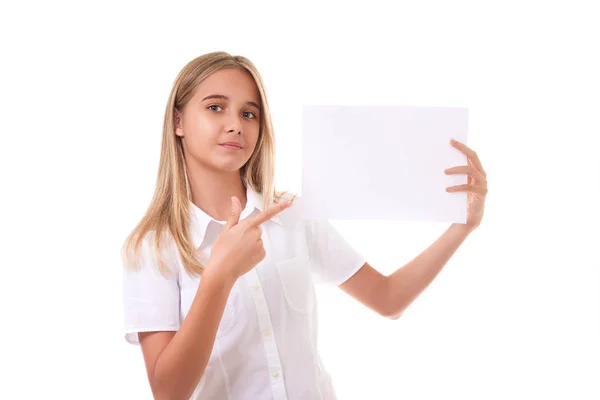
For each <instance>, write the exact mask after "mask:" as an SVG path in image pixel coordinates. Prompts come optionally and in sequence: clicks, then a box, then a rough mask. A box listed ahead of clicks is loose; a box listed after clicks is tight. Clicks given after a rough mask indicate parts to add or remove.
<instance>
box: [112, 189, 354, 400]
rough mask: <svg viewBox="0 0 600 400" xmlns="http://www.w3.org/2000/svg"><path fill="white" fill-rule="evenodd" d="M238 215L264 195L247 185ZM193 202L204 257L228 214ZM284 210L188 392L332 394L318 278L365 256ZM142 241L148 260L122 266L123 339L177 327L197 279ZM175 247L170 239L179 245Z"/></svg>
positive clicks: (256, 208) (217, 395) (291, 397)
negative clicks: (320, 331)
mask: <svg viewBox="0 0 600 400" xmlns="http://www.w3.org/2000/svg"><path fill="white" fill-rule="evenodd" d="M247 199H248V201H247V204H246V207H245V209H244V210H243V212H242V214H241V217H240V219H245V218H247V217H248V216H250V215H253V214H255V213H257V212H260V211H261V210H262V204H263V203H262V197H261V196H260V195H258V194H257V193H255V192H254V191H252V190H251V189H250V188H248V189H247ZM190 205H191V207H192V213H193V215H192V235H193V236H192V239H193V242H194V245H195V246H196V247H197V248H198V249H199V250H198V251H199V252H200V256H201V261H202V262H204V263H206V261H207V260H208V258H209V256H210V249H211V247H212V245H213V243H214V242H215V240H216V239H217V237H218V235H219V233H220V231H221V229H222V226H223V225H224V224H225V222H224V221H215V220H214V219H212V218H211V217H210V216H208V215H207V214H206V213H204V212H203V211H202V210H200V209H199V208H198V207H196V206H195V205H193V204H192V203H190ZM293 208H294V206H292V208H291V209H289V210H286V211H284V212H283V213H281V214H280V215H279V216H277V217H275V218H273V219H271V220H269V221H267V222H265V223H263V224H262V225H261V229H262V232H263V235H262V238H263V242H264V246H265V250H266V254H267V255H266V257H265V259H264V260H263V261H262V262H260V263H259V264H257V265H256V266H255V268H253V269H252V270H250V271H249V272H248V273H246V274H245V275H243V276H242V277H241V278H240V279H238V280H237V282H236V283H235V285H234V287H233V289H232V291H231V294H230V296H229V299H228V301H227V305H226V306H225V312H224V313H223V317H222V320H221V322H220V325H219V328H218V332H217V337H216V340H215V344H214V347H213V350H212V353H211V356H210V360H209V362H208V365H207V367H206V370H205V372H204V374H203V376H202V379H201V380H200V382H199V383H198V386H197V387H196V390H195V391H194V393H193V395H192V397H191V399H219V400H220V399H232V400H238V399H239V400H242V399H244V400H246V399H252V400H254V399H261V400H263V399H264V400H267V399H274V400H284V399H288V400H300V399H311V400H312V399H323V400H331V399H336V395H335V391H334V389H333V385H332V382H331V378H330V375H329V373H328V372H327V370H326V368H325V366H324V365H323V363H322V361H321V358H320V356H319V352H318V350H317V338H318V335H317V313H316V311H317V310H316V297H315V288H314V284H315V283H321V284H329V285H336V286H337V285H339V284H341V283H343V282H344V281H346V280H347V279H348V278H350V277H351V276H352V275H354V273H356V272H357V271H358V270H359V269H360V268H361V267H362V266H363V264H364V263H365V259H364V258H363V256H362V255H361V254H359V253H358V252H357V251H355V250H354V249H353V248H352V247H351V246H350V245H349V244H348V243H347V242H346V241H345V240H344V239H343V237H342V236H341V235H340V234H339V233H338V232H337V231H336V230H335V229H334V228H333V226H332V225H331V224H330V223H329V222H328V221H326V220H310V221H308V220H303V219H296V220H294V219H293V218H288V219H286V213H287V212H289V211H292V209H293ZM148 243H149V242H148V241H145V244H146V246H144V248H145V249H146V250H145V252H144V253H143V254H144V256H143V257H142V269H141V270H140V271H137V272H131V271H128V270H124V272H123V301H124V317H125V338H126V340H127V341H128V342H129V343H132V344H139V341H138V335H137V333H138V332H148V331H176V330H178V329H179V327H180V325H181V322H182V321H183V319H184V318H185V317H186V315H187V312H188V310H189V308H190V306H191V304H192V301H193V300H194V295H195V293H196V290H197V288H198V285H199V282H200V279H202V278H201V277H199V278H192V277H190V276H189V275H188V274H187V273H185V270H184V269H183V267H182V265H181V261H180V260H179V257H178V256H177V257H175V258H174V259H173V262H174V263H175V264H176V271H177V274H173V276H172V278H165V277H164V276H163V275H161V274H160V273H159V272H158V270H157V268H156V263H155V262H153V261H152V258H153V257H152V256H151V254H152V253H151V252H152V251H153V250H149V248H148V246H147V244H148ZM174 247H175V246H173V248H174Z"/></svg>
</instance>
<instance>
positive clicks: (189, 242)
mask: <svg viewBox="0 0 600 400" xmlns="http://www.w3.org/2000/svg"><path fill="white" fill-rule="evenodd" d="M452 145H453V146H454V147H455V148H456V149H458V150H460V151H462V152H463V153H464V154H465V155H466V156H467V158H468V160H469V165H466V166H459V167H454V168H450V169H449V170H447V171H446V173H448V174H467V175H468V183H467V184H466V185H459V186H456V187H451V188H447V189H446V190H447V191H449V192H457V191H466V192H468V213H467V214H468V218H467V223H466V224H453V225H452V226H451V227H450V228H449V229H448V230H447V231H446V232H445V233H444V234H443V235H442V236H441V237H440V238H439V239H438V240H437V241H436V242H435V243H433V244H432V245H431V246H430V247H429V248H428V249H426V250H425V251H424V252H423V253H422V254H420V255H419V256H417V257H416V258H415V259H414V260H413V261H411V262H410V263H408V264H407V265H405V266H403V267H402V268H400V269H398V270H397V271H396V272H394V273H392V274H391V275H389V276H386V275H383V274H381V273H379V272H378V271H377V270H375V269H374V268H373V267H371V266H370V265H369V264H368V263H367V262H366V260H365V259H364V258H363V257H362V255H361V254H359V253H358V252H357V251H355V250H354V249H353V248H352V247H351V246H350V245H349V244H348V243H347V242H346V241H345V240H344V239H343V238H342V236H341V235H340V234H339V233H338V232H337V231H336V230H335V229H334V228H333V227H332V225H331V224H330V223H329V222H328V221H325V220H314V221H313V220H310V221H309V220H300V221H295V222H290V221H289V219H288V220H286V219H285V218H283V217H284V215H285V214H286V213H285V212H284V210H286V209H287V208H288V207H290V206H291V204H292V203H291V201H290V200H291V199H290V198H289V196H287V195H286V194H284V193H278V192H276V191H275V184H274V163H275V157H274V153H275V143H274V136H273V128H272V125H271V118H270V114H269V106H268V102H267V98H266V95H265V89H264V87H263V83H262V79H261V77H260V75H259V73H258V71H257V70H256V68H255V67H254V65H253V64H252V63H251V62H250V61H249V60H248V59H246V58H244V57H241V56H231V55H229V54H227V53H224V52H215V53H210V54H205V55H203V56H200V57H198V58H196V59H194V60H192V61H191V62H189V63H188V64H187V65H186V66H185V67H184V68H183V69H182V71H181V72H180V73H179V75H178V76H177V78H176V80H175V82H174V84H173V88H172V91H171V94H170V96H169V100H168V103H167V107H166V111H165V116H164V125H163V136H162V149H161V155H160V164H159V170H158V178H157V182H156V190H155V193H154V197H153V199H152V201H151V203H150V206H149V208H148V210H147V212H146V214H145V216H144V217H143V218H142V220H141V221H140V222H139V224H138V225H137V226H136V227H135V229H134V230H133V232H132V233H131V234H130V235H129V237H128V238H127V240H126V242H125V243H124V247H123V251H124V253H123V255H124V265H125V268H124V270H123V271H124V275H123V301H124V316H125V334H126V335H125V338H126V340H127V341H128V342H130V343H133V344H139V345H140V346H141V350H142V354H143V358H144V362H145V366H146V371H147V375H148V380H149V384H150V387H151V390H152V393H153V395H154V397H155V399H159V400H177V399H218V400H221V399H236V400H238V399H240V400H241V399H244V400H246V399H260V400H263V399H264V400H267V399H277V400H282V399H289V400H299V399H311V400H312V399H327V400H330V399H336V395H335V391H334V388H333V385H332V382H331V379H330V375H329V374H328V372H327V369H326V368H325V366H324V365H323V363H322V361H321V358H320V356H319V352H318V350H317V338H318V335H317V314H316V302H315V289H314V284H315V283H322V284H329V285H336V286H339V287H340V288H341V289H342V290H343V291H345V292H346V293H348V294H349V295H351V296H352V297H354V298H355V299H357V300H358V301H360V302H361V303H363V304H364V305H365V306H367V307H369V308H370V309H372V310H374V311H375V312H377V313H379V314H381V315H382V316H385V317H387V318H393V319H395V318H398V317H399V316H400V314H401V313H402V312H403V311H404V310H405V309H406V307H407V306H408V305H409V304H410V303H411V302H412V301H413V300H414V299H415V298H416V297H417V296H418V295H419V294H420V293H421V292H422V291H423V290H424V289H425V288H426V287H427V286H428V285H429V283H430V282H432V280H433V279H434V278H435V276H436V275H437V274H438V273H439V272H440V270H441V269H442V267H443V266H444V265H445V264H446V263H447V261H448V259H449V258H450V257H451V256H452V254H453V253H454V252H455V251H456V249H457V248H458V247H459V246H460V244H461V243H462V242H463V241H464V240H465V238H466V237H467V236H468V235H469V234H470V232H472V231H473V230H474V229H475V228H476V227H477V226H479V224H480V222H481V219H482V217H483V210H484V202H485V196H486V194H487V180H486V175H485V172H484V170H483V168H482V166H481V163H480V162H479V159H478V157H477V155H476V154H475V153H474V152H473V151H472V150H471V149H469V148H468V147H467V146H465V145H464V144H462V143H458V142H452ZM290 211H291V210H290ZM282 212H283V213H282Z"/></svg>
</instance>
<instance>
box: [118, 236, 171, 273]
mask: <svg viewBox="0 0 600 400" xmlns="http://www.w3.org/2000/svg"><path fill="white" fill-rule="evenodd" d="M125 256H126V257H124V260H123V264H124V267H125V269H126V270H128V271H140V270H142V271H146V272H151V271H152V272H156V273H158V272H161V273H167V274H170V273H179V270H180V261H179V260H180V257H179V251H178V249H177V246H176V243H175V240H174V239H173V236H172V235H171V234H170V233H169V232H163V233H162V234H161V235H160V236H159V235H157V233H156V232H155V231H150V232H148V233H146V234H145V235H144V236H143V237H142V239H141V240H140V243H139V247H138V248H137V249H136V248H135V247H133V246H132V248H130V249H129V252H128V254H125Z"/></svg>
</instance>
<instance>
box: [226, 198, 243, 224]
mask: <svg viewBox="0 0 600 400" xmlns="http://www.w3.org/2000/svg"><path fill="white" fill-rule="evenodd" d="M241 208H242V205H241V204H240V201H239V200H238V198H237V197H235V196H233V197H232V198H231V216H230V217H229V220H227V224H226V225H225V229H231V228H233V227H234V226H236V225H237V224H238V222H239V221H240V213H241Z"/></svg>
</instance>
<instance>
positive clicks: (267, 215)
mask: <svg viewBox="0 0 600 400" xmlns="http://www.w3.org/2000/svg"><path fill="white" fill-rule="evenodd" d="M291 204H292V203H291V202H290V201H284V202H281V203H277V204H273V205H272V206H271V207H269V208H267V209H266V210H265V211H263V212H261V213H260V214H258V215H255V216H254V217H250V218H248V219H247V220H246V221H245V222H246V224H247V225H248V226H249V227H250V226H259V225H260V224H263V223H265V222H267V221H268V220H270V219H271V218H273V217H274V216H276V215H277V214H279V213H280V212H282V211H283V210H285V209H286V208H288V207H289V206H290V205H291Z"/></svg>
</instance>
